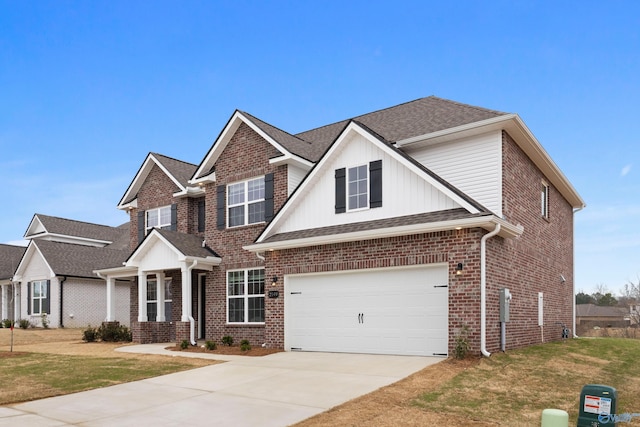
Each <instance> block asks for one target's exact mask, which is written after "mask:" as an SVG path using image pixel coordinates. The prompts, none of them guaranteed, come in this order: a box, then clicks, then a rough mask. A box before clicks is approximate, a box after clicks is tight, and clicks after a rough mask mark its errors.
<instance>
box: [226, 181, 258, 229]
mask: <svg viewBox="0 0 640 427" xmlns="http://www.w3.org/2000/svg"><path fill="white" fill-rule="evenodd" d="M259 179H262V185H263V188H265V190H266V185H265V175H262V176H257V177H254V178H250V179H246V180H244V181H237V182H232V183H229V184H227V188H226V190H227V196H226V197H227V206H226V209H227V212H226V215H225V216H226V217H227V228H238V227H246V226H248V225H253V224H262V223H264V222H265V220H264V218H263V219H262V221H257V222H249V205H253V204H255V203H260V202H265V200H266V199H265V198H264V195H263V197H262V198H261V199H256V200H251V201H249V182H251V181H257V180H259ZM238 184H244V202H242V203H235V204H232V203H231V202H230V201H229V198H230V197H231V191H229V188H230V187H231V186H234V185H238ZM263 193H264V191H263ZM239 206H243V207H244V223H242V224H238V225H229V221H230V220H231V214H230V211H231V208H236V207H239Z"/></svg>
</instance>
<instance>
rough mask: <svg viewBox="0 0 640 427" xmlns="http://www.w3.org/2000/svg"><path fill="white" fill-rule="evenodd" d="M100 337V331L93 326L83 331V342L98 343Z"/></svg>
mask: <svg viewBox="0 0 640 427" xmlns="http://www.w3.org/2000/svg"><path fill="white" fill-rule="evenodd" d="M98 337H99V334H98V329H97V328H93V327H91V325H89V326H87V329H85V330H84V331H82V341H86V342H96V341H98Z"/></svg>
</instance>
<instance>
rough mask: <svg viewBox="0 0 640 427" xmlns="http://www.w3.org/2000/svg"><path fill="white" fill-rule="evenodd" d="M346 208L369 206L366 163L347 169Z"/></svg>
mask: <svg viewBox="0 0 640 427" xmlns="http://www.w3.org/2000/svg"><path fill="white" fill-rule="evenodd" d="M347 179H348V185H347V200H348V204H347V210H349V211H353V210H357V209H365V208H368V207H369V168H368V167H367V165H362V166H356V167H354V168H349V169H347Z"/></svg>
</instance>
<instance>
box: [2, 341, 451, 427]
mask: <svg viewBox="0 0 640 427" xmlns="http://www.w3.org/2000/svg"><path fill="white" fill-rule="evenodd" d="M165 346H167V344H149V345H138V346H128V347H123V348H121V349H119V350H120V351H125V352H135V353H153V354H172V355H175V353H174V352H168V351H166V350H164V347H165ZM185 354H186V355H189V356H190V357H203V356H204V357H210V358H214V359H218V360H221V359H223V360H227V363H221V364H217V365H212V366H206V367H203V368H198V369H193V370H190V371H185V372H178V373H174V374H170V375H164V376H161V377H156V378H150V379H147V380H142V381H136V382H132V383H127V384H119V385H115V386H111V387H105V388H101V389H96V390H90V391H85V392H81V393H75V394H70V395H66V396H59V397H53V398H48V399H42V400H37V401H33V402H27V403H20V404H16V405H10V406H5V407H0V426H38V427H42V426H69V425H74V426H116V425H117V426H121V427H124V426H135V427H142V426H146V425H153V426H156V427H159V426H178V425H188V426H190V427H191V426H211V425H234V426H251V427H256V426H261V427H262V426H267V427H268V426H274V427H275V426H288V425H291V424H294V423H296V422H299V421H302V420H304V419H306V418H309V417H311V416H313V415H316V414H318V413H321V412H324V411H326V410H327V409H329V408H332V407H334V406H337V405H339V404H341V403H344V402H346V401H348V400H351V399H353V398H356V397H358V396H361V395H363V394H366V393H369V392H371V391H374V390H376V389H378V388H380V387H383V386H385V385H388V384H391V383H394V382H396V381H398V380H400V379H402V378H404V377H406V376H408V375H410V374H412V373H414V372H417V371H419V370H421V369H422V368H424V367H426V366H429V365H432V364H434V363H437V362H439V361H441V360H443V359H442V358H437V357H411V356H379V355H368V354H343V353H306V352H283V353H276V354H272V355H269V356H263V357H242V356H220V355H215V356H212V355H202V354H197V353H182V354H180V356H183V355H185Z"/></svg>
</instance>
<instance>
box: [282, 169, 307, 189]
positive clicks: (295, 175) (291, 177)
mask: <svg viewBox="0 0 640 427" xmlns="http://www.w3.org/2000/svg"><path fill="white" fill-rule="evenodd" d="M287 168H288V173H287V180H288V182H287V196H290V195H291V193H293V192H294V190H295V189H296V188H298V185H300V183H301V182H302V179H303V178H304V177H305V175H306V174H307V171H306V170H304V169H302V168H299V167H297V166H293V165H288V166H287Z"/></svg>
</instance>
